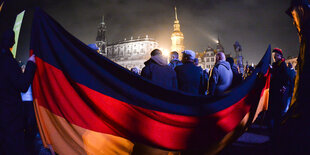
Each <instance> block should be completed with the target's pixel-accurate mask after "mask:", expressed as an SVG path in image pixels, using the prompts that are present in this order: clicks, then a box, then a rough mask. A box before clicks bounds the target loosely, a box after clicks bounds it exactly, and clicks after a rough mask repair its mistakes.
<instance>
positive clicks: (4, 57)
mask: <svg viewBox="0 0 310 155" xmlns="http://www.w3.org/2000/svg"><path fill="white" fill-rule="evenodd" d="M14 43H15V40H14V31H12V30H8V31H6V32H5V33H4V34H3V36H2V38H1V43H0V75H1V76H0V134H1V135H0V154H3V155H13V154H14V155H21V154H25V147H24V131H23V128H24V122H23V110H22V106H23V105H22V100H21V94H20V93H21V92H26V91H27V90H28V88H29V86H30V84H31V82H32V80H33V76H34V73H35V69H36V66H35V59H34V55H33V56H31V57H30V58H29V60H28V63H27V66H26V69H25V72H24V73H22V71H21V68H20V67H19V65H18V62H17V61H16V60H15V59H14V58H13V55H12V53H11V51H10V48H12V46H13V45H14Z"/></svg>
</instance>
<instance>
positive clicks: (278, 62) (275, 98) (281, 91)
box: [267, 48, 289, 145]
mask: <svg viewBox="0 0 310 155" xmlns="http://www.w3.org/2000/svg"><path fill="white" fill-rule="evenodd" d="M272 53H273V60H274V62H273V63H272V66H271V69H270V73H271V79H270V90H269V92H270V95H269V104H268V112H267V115H268V118H269V127H270V129H271V130H270V131H271V135H270V138H271V142H272V144H273V145H276V143H277V139H278V133H279V127H280V120H281V116H282V113H283V112H284V109H285V105H286V100H287V95H288V93H287V92H288V84H289V74H288V69H287V67H286V63H285V60H284V58H283V52H282V50H281V49H279V48H274V49H273V51H272Z"/></svg>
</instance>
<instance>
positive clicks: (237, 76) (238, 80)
mask: <svg viewBox="0 0 310 155" xmlns="http://www.w3.org/2000/svg"><path fill="white" fill-rule="evenodd" d="M231 70H232V72H233V80H232V84H231V87H230V88H235V87H236V86H238V85H239V84H241V82H242V74H240V73H239V71H238V67H237V65H236V64H233V65H232V66H231Z"/></svg>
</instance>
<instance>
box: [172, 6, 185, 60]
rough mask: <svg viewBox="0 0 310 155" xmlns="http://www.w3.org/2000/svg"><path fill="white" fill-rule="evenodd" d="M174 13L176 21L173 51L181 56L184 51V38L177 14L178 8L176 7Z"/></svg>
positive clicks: (173, 34) (173, 33)
mask: <svg viewBox="0 0 310 155" xmlns="http://www.w3.org/2000/svg"><path fill="white" fill-rule="evenodd" d="M174 13H175V21H174V24H173V32H172V34H171V41H172V44H171V51H177V52H178V53H179V55H181V52H182V51H184V45H183V40H184V36H183V33H182V32H181V28H180V22H179V20H178V14H177V7H174Z"/></svg>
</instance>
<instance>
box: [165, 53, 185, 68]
mask: <svg viewBox="0 0 310 155" xmlns="http://www.w3.org/2000/svg"><path fill="white" fill-rule="evenodd" d="M168 65H169V66H170V67H171V68H172V69H174V68H175V67H176V66H181V65H182V62H181V61H180V60H179V53H178V52H176V51H173V52H171V53H170V63H169V64H168Z"/></svg>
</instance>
